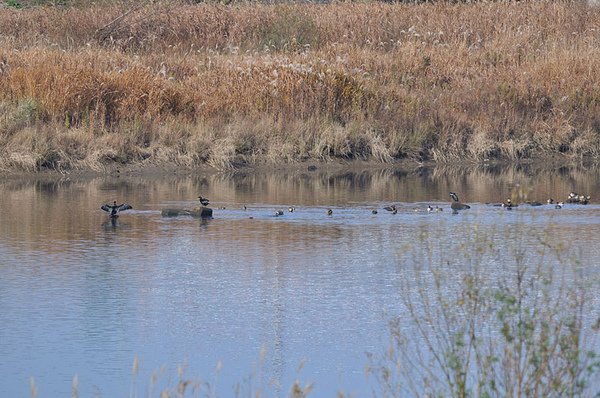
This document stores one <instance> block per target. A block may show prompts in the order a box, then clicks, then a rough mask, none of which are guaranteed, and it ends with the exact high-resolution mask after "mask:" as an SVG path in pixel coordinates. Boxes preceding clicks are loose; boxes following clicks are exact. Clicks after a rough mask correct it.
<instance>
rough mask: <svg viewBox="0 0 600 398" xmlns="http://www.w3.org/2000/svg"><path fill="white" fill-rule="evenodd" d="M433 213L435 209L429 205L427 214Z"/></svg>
mask: <svg viewBox="0 0 600 398" xmlns="http://www.w3.org/2000/svg"><path fill="white" fill-rule="evenodd" d="M432 211H433V207H431V205H427V213H431V212H432Z"/></svg>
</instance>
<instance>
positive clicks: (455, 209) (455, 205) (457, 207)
mask: <svg viewBox="0 0 600 398" xmlns="http://www.w3.org/2000/svg"><path fill="white" fill-rule="evenodd" d="M450 197H451V198H452V200H453V202H452V204H451V205H450V208H451V209H452V211H453V212H454V213H458V211H459V210H466V209H470V208H471V206H469V205H466V204H464V203H461V201H460V200H459V199H458V195H457V194H455V193H454V192H450Z"/></svg>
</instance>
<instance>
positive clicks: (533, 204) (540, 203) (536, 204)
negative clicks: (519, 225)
mask: <svg viewBox="0 0 600 398" xmlns="http://www.w3.org/2000/svg"><path fill="white" fill-rule="evenodd" d="M525 203H526V204H528V205H529V206H533V207H536V206H541V205H542V202H537V201H533V202H532V201H530V200H527V201H525Z"/></svg>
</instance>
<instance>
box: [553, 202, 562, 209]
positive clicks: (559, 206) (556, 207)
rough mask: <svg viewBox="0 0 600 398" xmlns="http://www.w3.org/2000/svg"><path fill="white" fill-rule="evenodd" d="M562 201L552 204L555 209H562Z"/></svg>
mask: <svg viewBox="0 0 600 398" xmlns="http://www.w3.org/2000/svg"><path fill="white" fill-rule="evenodd" d="M563 205H564V203H563V202H558V203H557V204H555V205H554V208H555V209H562V207H563Z"/></svg>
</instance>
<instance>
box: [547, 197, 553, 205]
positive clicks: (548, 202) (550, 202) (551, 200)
mask: <svg viewBox="0 0 600 398" xmlns="http://www.w3.org/2000/svg"><path fill="white" fill-rule="evenodd" d="M553 203H554V199H552V198H549V199H548V200H546V204H549V205H551V204H553Z"/></svg>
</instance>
